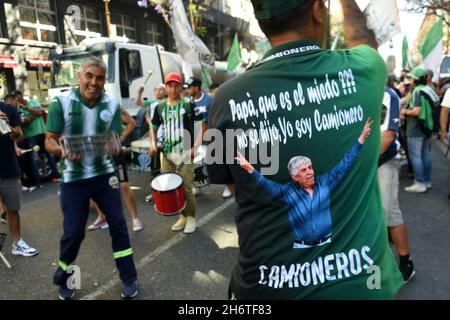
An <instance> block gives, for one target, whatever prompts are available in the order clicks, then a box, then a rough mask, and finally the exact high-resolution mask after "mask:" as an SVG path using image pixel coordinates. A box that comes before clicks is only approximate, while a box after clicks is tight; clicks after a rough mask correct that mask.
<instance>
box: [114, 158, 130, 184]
mask: <svg viewBox="0 0 450 320" xmlns="http://www.w3.org/2000/svg"><path fill="white" fill-rule="evenodd" d="M114 162H115V163H116V165H117V173H118V175H119V182H128V168H127V163H126V161H125V157H124V156H123V155H122V154H120V155H118V156H116V157H114Z"/></svg>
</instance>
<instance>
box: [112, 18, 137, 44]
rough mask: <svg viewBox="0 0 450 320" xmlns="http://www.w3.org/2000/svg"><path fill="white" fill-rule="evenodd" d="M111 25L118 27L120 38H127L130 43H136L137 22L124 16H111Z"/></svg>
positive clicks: (117, 31)
mask: <svg viewBox="0 0 450 320" xmlns="http://www.w3.org/2000/svg"><path fill="white" fill-rule="evenodd" d="M111 23H112V24H115V26H116V35H117V36H118V37H127V38H128V40H129V41H130V42H136V39H137V37H136V20H135V19H134V18H133V17H130V16H126V15H123V14H111Z"/></svg>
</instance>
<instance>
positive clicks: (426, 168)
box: [408, 137, 431, 183]
mask: <svg viewBox="0 0 450 320" xmlns="http://www.w3.org/2000/svg"><path fill="white" fill-rule="evenodd" d="M430 152H431V138H425V137H423V138H417V137H408V153H409V159H410V160H411V163H412V167H413V171H414V176H415V178H416V181H417V182H419V183H428V182H430V179H431V158H430Z"/></svg>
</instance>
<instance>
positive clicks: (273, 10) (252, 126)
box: [208, 0, 403, 299]
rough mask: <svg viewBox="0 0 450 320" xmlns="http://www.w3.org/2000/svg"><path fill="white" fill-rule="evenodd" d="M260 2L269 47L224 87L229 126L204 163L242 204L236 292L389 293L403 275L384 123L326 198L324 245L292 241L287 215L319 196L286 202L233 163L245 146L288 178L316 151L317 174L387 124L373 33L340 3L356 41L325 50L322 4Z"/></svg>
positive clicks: (213, 121)
mask: <svg viewBox="0 0 450 320" xmlns="http://www.w3.org/2000/svg"><path fill="white" fill-rule="evenodd" d="M252 4H253V7H254V11H255V16H256V18H257V19H258V22H259V25H260V27H261V29H262V31H263V32H264V33H265V34H266V36H267V37H268V38H269V41H270V42H271V45H272V49H271V50H270V51H269V52H268V53H266V55H265V56H264V57H263V58H262V61H260V62H259V63H258V64H256V66H254V67H253V68H251V69H250V70H248V71H247V72H245V73H244V74H242V75H240V76H239V77H237V78H236V79H235V80H232V81H229V82H227V83H225V84H223V85H222V86H221V87H220V88H219V90H218V92H217V94H216V96H215V97H214V100H213V104H212V107H211V110H210V113H209V119H208V124H209V128H213V129H218V130H219V131H218V132H221V133H226V135H225V136H224V137H222V138H221V139H220V137H217V136H215V137H214V139H215V140H214V141H213V142H212V143H211V144H210V148H214V154H213V153H212V151H213V150H210V151H211V152H210V154H212V155H214V160H215V162H214V163H213V164H211V165H210V166H209V168H208V171H209V177H210V181H211V183H217V184H228V185H229V186H230V188H231V189H232V190H235V192H236V201H237V204H238V205H239V209H238V212H237V216H236V219H235V220H236V223H237V230H238V234H239V250H240V252H239V259H238V262H237V265H236V267H235V268H234V270H233V272H232V276H231V281H230V297H234V298H237V299H392V298H393V297H394V296H395V294H396V293H397V291H398V290H399V289H400V287H401V286H402V284H403V279H402V277H401V274H400V272H399V271H398V268H397V266H396V263H395V260H394V256H393V254H392V252H391V250H389V246H388V241H387V232H386V230H387V228H386V223H385V221H384V216H383V211H382V207H381V200H380V193H379V189H378V185H377V160H378V152H379V149H380V132H379V130H375V131H374V132H373V134H372V135H371V136H370V137H369V138H368V139H367V141H366V142H365V144H366V146H365V147H364V148H363V149H362V150H361V151H360V154H359V156H358V158H357V159H356V160H355V161H354V163H353V164H352V167H351V168H350V169H349V171H348V173H347V175H346V176H345V178H343V180H342V181H340V183H339V185H338V186H337V187H336V188H335V189H334V190H333V192H332V194H331V195H330V201H329V202H327V201H319V202H320V203H323V205H325V204H328V203H329V209H328V210H329V212H330V215H331V220H332V221H331V223H332V237H333V239H332V241H331V242H328V243H323V245H320V246H314V247H304V248H294V247H293V245H292V233H291V225H292V224H299V223H300V224H302V223H303V220H301V219H300V220H292V219H291V217H290V215H289V212H290V211H291V210H294V208H293V206H303V207H307V206H308V205H309V204H312V203H313V201H315V200H314V199H312V200H308V197H298V198H302V203H301V204H300V203H297V202H295V201H293V202H292V203H286V202H284V201H281V200H280V198H277V197H274V195H273V194H271V193H270V192H267V190H266V189H265V188H261V187H260V186H259V185H258V183H257V181H255V180H254V179H253V178H252V177H251V176H249V175H248V174H247V173H246V172H245V171H244V170H242V169H241V168H240V166H239V165H238V164H236V163H235V162H234V161H230V160H229V159H234V157H235V156H236V150H235V149H236V148H237V149H238V150H240V151H239V152H240V153H241V154H246V155H247V154H248V155H249V156H246V158H247V159H249V161H250V162H251V163H252V166H253V167H254V168H255V169H256V170H258V171H259V172H261V173H262V174H263V175H264V176H266V177H267V178H268V179H270V180H271V181H274V182H275V183H281V184H285V183H287V182H289V181H290V180H291V177H290V176H289V173H288V172H286V170H282V169H281V170H279V168H286V167H287V166H288V162H289V160H290V159H291V158H292V157H294V156H296V155H298V154H302V155H304V156H306V157H308V158H310V159H314V171H315V174H316V175H317V176H321V175H323V174H324V173H326V172H328V171H329V170H330V169H332V168H333V167H334V166H335V165H336V163H338V162H339V161H340V159H342V158H343V156H344V155H345V153H346V152H347V151H348V150H349V149H350V148H351V147H352V145H353V144H354V137H355V136H357V135H358V134H359V133H360V132H361V130H362V128H363V127H364V123H365V120H366V119H368V118H369V117H370V118H372V119H373V120H374V122H375V123H379V122H380V115H381V110H380V109H381V101H382V98H383V94H384V84H385V83H386V80H387V70H386V66H385V63H384V61H383V59H382V58H381V57H380V56H379V54H378V53H377V52H376V50H374V49H373V48H375V47H376V46H377V43H376V40H375V37H374V35H373V33H372V31H370V30H369V29H367V24H366V19H365V17H364V15H363V14H362V12H361V11H360V9H359V8H358V6H357V5H356V3H355V1H353V0H345V1H341V5H342V7H343V14H344V28H345V33H346V38H347V44H348V45H349V46H350V47H351V49H347V50H338V51H330V50H324V49H321V47H320V44H321V43H323V42H324V39H325V34H326V30H327V21H328V17H327V8H326V6H325V4H326V2H324V1H322V0H290V1H287V0H285V1H282V0H252ZM371 47H372V48H371ZM230 129H231V132H234V137H233V139H230V138H229V137H230V134H228V132H227V130H230ZM231 136H233V135H231ZM217 140H219V142H220V143H218V142H217ZM222 145H223V147H221V146H222ZM219 151H222V155H220V152H219ZM268 154H269V155H270V157H267V155H268ZM222 157H223V158H222ZM208 162H211V161H208ZM222 163H224V164H222ZM269 165H270V167H268V166H269ZM268 176H270V177H268ZM319 182H320V181H319ZM317 187H318V186H317ZM314 196H315V197H316V192H315V193H314ZM317 196H320V193H317ZM319 200H323V199H319ZM325 209H326V208H324V207H318V210H325ZM306 217H307V216H305V217H304V218H305V219H306ZM305 221H306V220H305ZM307 221H310V219H308V220H307ZM302 226H303V227H306V228H308V229H307V230H306V231H307V232H309V233H311V234H315V233H317V231H318V230H319V228H320V226H319V225H317V224H316V223H315V222H314V221H312V223H308V224H307V225H306V226H305V225H302ZM302 230H303V229H302Z"/></svg>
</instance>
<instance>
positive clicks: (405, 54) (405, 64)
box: [402, 36, 411, 70]
mask: <svg viewBox="0 0 450 320" xmlns="http://www.w3.org/2000/svg"><path fill="white" fill-rule="evenodd" d="M410 58H411V54H410V52H409V45H408V39H407V38H406V36H404V37H403V44H402V69H408V70H411V62H410V61H411V59H410Z"/></svg>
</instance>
